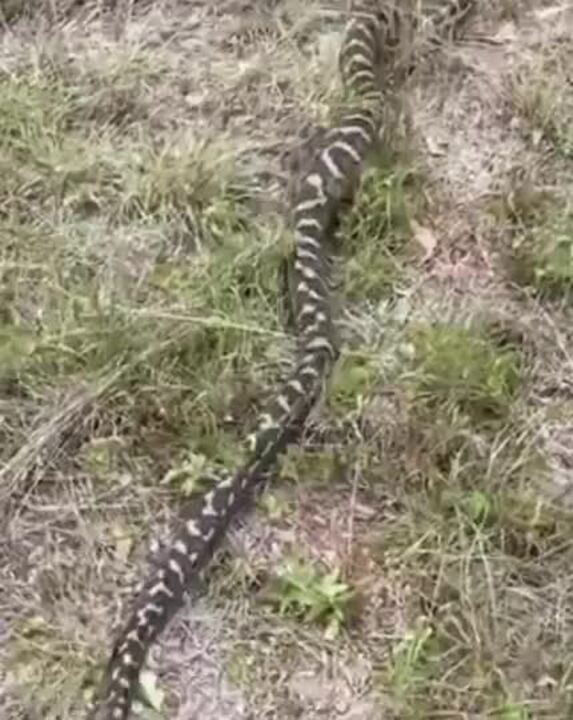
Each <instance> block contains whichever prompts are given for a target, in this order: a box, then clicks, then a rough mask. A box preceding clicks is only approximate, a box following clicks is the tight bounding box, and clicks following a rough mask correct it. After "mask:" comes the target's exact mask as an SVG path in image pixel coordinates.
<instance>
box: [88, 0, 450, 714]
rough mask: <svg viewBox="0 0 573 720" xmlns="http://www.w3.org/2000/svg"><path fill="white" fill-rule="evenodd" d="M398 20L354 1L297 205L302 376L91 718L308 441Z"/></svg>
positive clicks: (169, 577)
mask: <svg viewBox="0 0 573 720" xmlns="http://www.w3.org/2000/svg"><path fill="white" fill-rule="evenodd" d="M448 12H449V11H448ZM448 17H449V15H448ZM395 20H396V18H395V14H394V13H391V14H386V13H385V12H384V11H382V10H381V9H380V7H379V5H378V3H377V2H376V0H362V1H361V2H354V3H353V7H352V10H351V12H350V16H349V21H348V24H347V26H346V30H345V35H344V39H343V42H342V47H341V51H340V57H339V64H340V72H341V76H342V79H343V82H344V84H345V87H346V88H347V90H348V91H349V94H350V96H351V98H352V99H351V101H350V102H349V104H348V108H347V109H346V111H345V112H344V113H343V114H342V117H341V119H340V120H339V122H338V123H337V125H336V126H335V127H333V128H332V129H330V130H329V131H328V132H327V133H326V137H325V142H324V145H323V146H322V147H321V149H320V150H319V151H317V152H316V154H315V156H314V158H313V159H312V160H311V162H310V167H309V168H308V169H307V170H306V172H305V174H304V176H303V178H302V181H301V183H300V186H299V190H298V193H297V194H296V197H295V201H294V203H293V210H292V213H293V222H294V237H295V257H294V268H293V278H294V312H295V319H296V332H297V341H298V347H297V362H296V366H295V370H294V372H293V373H292V375H291V376H290V378H288V379H287V380H286V381H285V383H284V384H283V386H282V388H281V390H280V392H279V393H278V394H277V395H276V397H275V398H274V399H273V400H272V401H271V402H270V404H269V406H268V407H267V408H266V409H265V411H264V412H263V413H262V415H261V418H260V423H259V426H258V429H257V432H256V435H255V441H254V449H253V452H252V457H251V459H250V460H249V461H248V462H247V463H246V465H245V466H244V467H242V468H241V469H239V470H238V471H237V472H236V473H234V474H232V473H228V474H225V475H223V476H222V477H220V478H218V480H217V483H216V484H215V486H214V489H213V490H211V491H210V492H208V493H207V494H206V495H204V496H203V497H201V498H199V499H197V500H196V501H195V502H194V503H192V504H191V506H190V507H188V508H187V509H186V510H185V512H184V514H183V517H182V518H181V519H180V526H179V527H178V529H177V530H176V532H175V534H174V539H173V540H172V542H171V543H170V544H169V546H168V548H167V549H166V551H165V552H164V554H163V557H162V558H161V559H160V560H158V561H157V563H156V567H155V569H154V571H153V573H152V575H151V577H149V578H148V579H147V581H146V582H145V584H144V586H143V590H142V591H141V593H140V594H139V596H138V597H137V598H136V599H135V601H134V604H133V608H132V611H131V614H130V617H129V619H128V620H127V622H126V624H125V626H124V627H123V629H122V631H121V633H120V635H119V637H118V638H117V640H116V642H115V645H114V647H113V651H112V654H111V658H110V660H109V663H108V666H107V668H106V672H105V677H104V681H103V683H102V687H101V689H100V692H99V694H98V698H99V700H98V703H97V705H96V706H95V707H94V708H92V709H91V711H90V717H91V718H93V720H124V719H125V718H127V717H128V714H129V711H130V707H131V704H132V700H133V695H134V692H135V690H136V688H137V685H138V681H139V673H140V670H141V668H142V666H143V663H144V662H145V658H146V655H147V652H148V649H149V647H150V645H151V644H152V643H153V642H154V641H155V640H156V639H157V637H158V636H159V634H160V633H161V632H162V631H163V629H164V628H165V626H166V625H167V623H168V622H169V620H170V619H171V618H172V617H173V615H174V614H175V613H176V612H177V610H178V609H179V608H180V607H181V605H182V602H183V595H184V592H185V590H186V588H187V587H188V586H189V585H190V583H191V581H192V580H193V578H194V577H196V575H197V573H198V572H199V571H200V570H202V569H203V568H204V567H205V565H206V564H207V563H208V562H209V560H210V558H211V556H212V555H213V552H214V551H215V549H216V548H217V546H218V545H219V543H220V542H221V541H222V539H223V537H224V535H225V533H226V531H227V529H228V527H229V525H230V523H231V522H232V521H233V519H235V518H236V517H237V516H238V515H239V514H241V513H242V512H244V511H246V510H248V509H249V508H252V506H253V503H254V499H255V496H256V491H257V490H258V489H259V488H260V487H261V486H262V485H263V484H264V482H265V481H266V480H267V478H268V476H269V474H270V473H271V472H272V471H273V470H274V469H275V466H276V463H277V461H278V459H279V457H280V455H281V454H282V453H283V452H284V451H285V450H286V448H287V446H288V445H289V444H291V443H293V442H296V441H297V440H298V439H299V438H300V436H301V434H302V431H303V430H304V426H305V423H306V420H307V418H308V415H309V413H310V411H311V410H312V408H313V406H314V405H315V403H316V401H317V399H318V398H319V396H320V393H321V390H322V387H323V383H324V380H325V379H326V378H327V377H328V375H329V374H330V372H331V369H332V366H333V364H334V362H335V361H336V359H337V357H338V354H339V349H338V345H337V340H336V333H335V327H334V318H333V311H332V302H331V287H332V266H333V261H334V257H333V247H332V245H333V243H332V240H333V236H334V233H335V230H336V226H337V223H338V220H339V216H340V212H341V210H342V207H343V205H345V206H346V204H347V202H348V200H350V199H351V198H352V196H353V194H354V192H355V190H356V188H357V186H358V183H359V180H360V176H361V171H362V166H363V164H364V160H365V159H366V156H367V154H368V152H369V151H370V149H371V148H372V146H373V145H374V143H375V141H376V138H377V137H378V134H379V131H380V124H381V120H382V100H383V98H382V92H381V90H380V89H379V88H378V83H377V69H378V65H379V61H380V59H381V57H382V50H383V49H384V43H385V42H386V40H387V39H389V35H390V33H391V31H392V28H393V27H394V22H395Z"/></svg>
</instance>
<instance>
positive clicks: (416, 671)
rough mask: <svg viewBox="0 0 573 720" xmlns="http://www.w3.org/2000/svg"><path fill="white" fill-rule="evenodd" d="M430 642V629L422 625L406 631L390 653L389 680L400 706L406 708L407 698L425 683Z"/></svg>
mask: <svg viewBox="0 0 573 720" xmlns="http://www.w3.org/2000/svg"><path fill="white" fill-rule="evenodd" d="M432 641H433V632H432V629H431V628H430V627H427V626H423V625H422V626H420V627H418V628H416V629H414V630H411V631H408V632H407V633H406V634H405V636H404V637H403V639H402V640H401V641H400V642H399V643H398V645H397V646H396V647H395V649H394V650H393V652H392V660H391V670H390V674H389V675H390V677H389V680H390V685H391V688H392V691H393V693H394V695H395V697H396V699H397V700H398V702H399V703H400V705H401V706H402V705H403V706H404V707H406V706H407V704H408V697H409V696H411V695H412V694H415V693H417V692H419V690H420V688H421V687H423V686H424V684H425V682H426V679H427V674H428V667H427V663H428V650H429V648H430V645H431V643H432Z"/></svg>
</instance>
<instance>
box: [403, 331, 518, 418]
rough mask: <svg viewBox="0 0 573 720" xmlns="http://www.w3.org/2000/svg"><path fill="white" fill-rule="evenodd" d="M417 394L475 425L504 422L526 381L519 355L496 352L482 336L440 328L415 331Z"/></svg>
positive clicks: (515, 352)
mask: <svg viewBox="0 0 573 720" xmlns="http://www.w3.org/2000/svg"><path fill="white" fill-rule="evenodd" d="M411 339H412V344H413V347H414V352H415V356H414V368H415V369H414V375H413V380H412V384H413V386H414V389H415V393H416V395H417V396H418V397H419V398H420V399H422V400H423V401H424V402H426V403H428V404H429V405H435V404H436V403H441V404H446V405H448V406H450V407H451V408H454V409H458V410H459V411H460V412H462V413H467V414H468V415H470V416H471V417H472V419H473V421H474V422H480V421H487V420H488V418H504V417H507V416H508V415H509V413H510V411H511V408H512V404H513V402H514V401H515V399H516V397H517V393H518V391H519V389H520V387H521V384H522V381H523V365H522V361H521V358H520V357H519V354H518V353H517V351H516V350H514V349H512V348H509V347H506V348H500V347H498V346H497V345H496V344H495V343H494V342H493V341H492V340H491V339H490V338H488V337H487V335H486V334H484V332H483V331H477V332H476V331H474V330H471V329H466V328H463V327H452V326H448V325H442V324H436V325H435V326H432V327H418V328H416V329H414V330H413V331H412V336H411Z"/></svg>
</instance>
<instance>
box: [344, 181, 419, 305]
mask: <svg viewBox="0 0 573 720" xmlns="http://www.w3.org/2000/svg"><path fill="white" fill-rule="evenodd" d="M416 187H417V178H416V176H415V175H414V174H413V173H412V172H411V171H410V170H408V169H394V170H392V171H388V170H387V169H386V170H385V169H379V168H376V169H374V168H373V169H372V170H371V171H369V172H368V173H366V175H365V178H364V183H363V185H362V187H361V191H360V193H359V195H358V197H357V199H356V205H355V206H354V207H353V208H352V210H351V211H350V213H349V214H348V216H347V217H345V219H344V220H343V229H342V232H341V237H343V238H344V246H343V252H344V254H345V256H346V257H345V262H344V287H345V294H346V295H347V296H348V297H349V298H350V299H353V300H362V299H364V298H368V300H370V301H376V300H381V299H383V298H384V297H387V296H388V295H391V294H392V292H393V290H394V288H395V285H396V283H398V282H400V281H401V280H402V279H404V278H405V267H406V266H407V261H408V258H409V256H410V254H411V253H410V251H409V250H408V247H409V246H408V240H409V239H410V237H411V234H412V232H411V227H410V217H411V213H412V209H411V207H410V205H411V203H413V202H414V201H413V200H411V199H410V195H412V194H413V193H412V189H413V188H416Z"/></svg>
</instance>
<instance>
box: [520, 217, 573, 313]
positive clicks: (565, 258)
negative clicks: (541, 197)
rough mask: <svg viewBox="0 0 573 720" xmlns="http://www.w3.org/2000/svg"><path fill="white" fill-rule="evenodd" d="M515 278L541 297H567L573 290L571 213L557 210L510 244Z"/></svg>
mask: <svg viewBox="0 0 573 720" xmlns="http://www.w3.org/2000/svg"><path fill="white" fill-rule="evenodd" d="M511 270H512V275H513V278H514V280H515V281H516V282H517V283H519V284H520V285H524V286H527V287H530V288H531V289H532V290H533V291H534V292H536V293H537V294H539V295H540V296H544V297H547V298H553V299H556V298H563V297H565V298H567V297H569V296H570V294H571V290H572V289H573V216H572V215H571V214H570V213H568V212H565V213H558V214H557V215H556V216H553V217H550V218H549V219H548V220H546V221H545V222H544V223H542V224H540V225H538V226H537V227H535V228H533V229H531V230H530V231H529V232H528V233H526V234H524V235H521V236H520V237H518V238H517V239H516V240H515V241H514V244H513V256H512V262H511Z"/></svg>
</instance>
